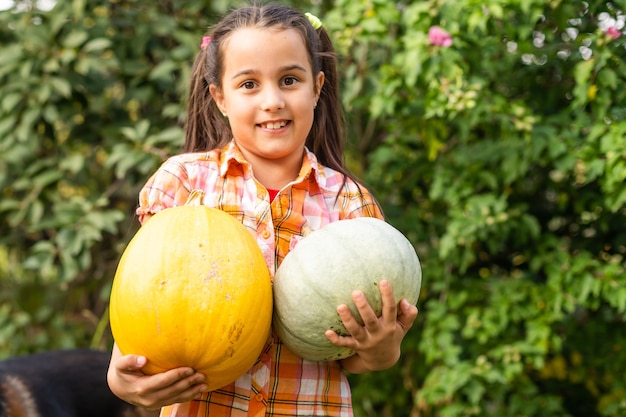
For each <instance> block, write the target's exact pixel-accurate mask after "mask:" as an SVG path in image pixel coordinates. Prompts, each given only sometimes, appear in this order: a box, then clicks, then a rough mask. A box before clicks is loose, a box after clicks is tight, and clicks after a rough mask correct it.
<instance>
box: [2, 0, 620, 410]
mask: <svg viewBox="0 0 626 417" xmlns="http://www.w3.org/2000/svg"><path fill="white" fill-rule="evenodd" d="M283 3H285V4H290V5H293V6H296V7H298V8H299V9H301V10H302V11H310V12H312V13H314V14H316V15H317V16H319V17H320V18H321V20H322V21H323V23H324V25H325V27H326V29H327V30H328V31H329V32H330V33H331V35H332V37H333V39H334V42H335V47H336V49H337V53H338V55H339V58H340V72H341V77H342V84H341V89H342V99H343V104H344V106H345V110H346V114H347V119H348V126H349V132H348V133H349V138H348V140H349V146H348V148H349V154H348V160H349V163H350V166H351V168H352V170H353V171H354V172H355V173H357V175H358V176H359V177H360V178H362V180H363V181H364V182H365V183H366V184H367V185H368V186H369V187H370V188H371V189H372V190H373V191H374V192H375V194H376V195H377V197H378V198H379V200H380V202H381V203H382V205H383V207H384V210H385V213H386V215H387V217H388V220H389V222H390V223H392V224H393V225H394V226H396V227H397V228H398V229H400V230H401V231H402V232H403V233H404V234H405V235H406V236H407V237H408V238H409V239H410V240H411V241H412V242H413V243H414V245H415V248H416V250H417V253H418V255H419V256H420V259H421V261H422V267H423V274H424V276H423V279H424V280H423V288H422V294H421V297H420V301H419V303H418V307H419V309H420V314H419V316H418V320H417V322H416V324H415V326H414V327H413V329H412V330H411V331H410V333H409V334H408V336H407V337H406V339H405V341H404V344H403V356H402V359H401V361H400V363H399V364H398V365H396V366H395V367H394V368H392V369H390V370H388V371H385V372H378V373H371V374H365V375H359V376H350V378H351V381H352V387H353V393H354V403H355V415H356V416H357V417H362V416H383V417H387V416H393V417H405V416H406V417H418V416H421V417H456V416H498V417H531V416H533V417H534V416H536V417H557V416H559V417H560V416H563V417H565V416H568V417H600V416H602V417H605V416H606V417H608V416H614V417H619V416H626V377H625V375H626V319H625V316H624V314H625V312H626V274H625V267H626V261H625V256H626V186H625V181H626V88H624V85H625V84H626V28H625V27H624V22H625V18H626V16H625V12H626V1H624V0H619V1H618V0H616V1H594V0H591V1H579V0H550V1H545V0H483V1H477V0H455V1H452V0H429V1H404V0H398V1H390V0H356V1H355V0H337V1H330V0H318V1H293V2H283ZM241 4H243V3H241V2H238V3H235V2H226V1H208V0H187V1H175V0H157V1H151V2H148V1H139V0H111V1H100V0H71V1H70V0H59V1H53V0H48V1H39V2H37V1H20V0H15V1H7V0H2V1H0V359H1V358H7V357H12V356H18V355H23V354H27V353H33V352H39V351H45V350H52V349H60V348H70V347H92V348H94V349H104V350H108V349H110V347H111V344H112V339H111V334H110V330H109V327H108V312H107V305H108V297H109V292H110V287H111V282H112V278H113V275H114V273H115V269H116V266H117V261H118V259H119V257H120V255H121V253H122V251H123V250H124V248H125V245H126V244H127V242H128V241H129V239H130V238H131V237H132V235H133V234H134V233H135V231H136V230H137V228H138V225H139V224H138V221H137V219H136V217H135V215H134V209H135V207H136V205H137V194H138V191H139V188H140V187H141V186H142V185H143V183H144V182H145V181H146V180H147V178H148V177H149V175H150V174H151V173H152V172H153V171H154V170H155V169H156V168H157V167H158V165H159V164H160V163H161V162H162V161H163V160H164V159H165V158H166V157H167V156H168V155H171V154H174V153H177V152H179V151H180V148H181V146H182V143H183V139H182V136H183V132H182V129H181V123H180V122H181V120H183V119H184V117H185V95H186V92H187V84H188V79H189V72H190V68H191V63H192V61H193V59H194V57H195V54H196V53H197V52H198V50H199V45H200V40H201V37H202V35H203V34H205V32H206V30H207V28H208V27H209V26H210V25H211V24H213V23H215V22H216V21H217V20H218V18H219V17H220V16H222V15H223V14H224V13H225V12H226V11H227V10H228V9H229V8H230V7H232V6H237V5H241Z"/></svg>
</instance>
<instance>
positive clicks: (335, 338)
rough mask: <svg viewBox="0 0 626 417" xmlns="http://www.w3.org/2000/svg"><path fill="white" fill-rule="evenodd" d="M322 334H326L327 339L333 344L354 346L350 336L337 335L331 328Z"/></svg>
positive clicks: (354, 343)
mask: <svg viewBox="0 0 626 417" xmlns="http://www.w3.org/2000/svg"><path fill="white" fill-rule="evenodd" d="M324 335H325V336H326V338H327V339H328V341H329V342H330V343H332V344H333V345H335V346H339V347H348V348H354V347H355V346H356V341H355V340H354V338H353V337H352V336H339V335H338V334H337V333H336V332H334V331H333V330H326V332H325V333H324Z"/></svg>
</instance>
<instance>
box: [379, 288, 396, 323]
mask: <svg viewBox="0 0 626 417" xmlns="http://www.w3.org/2000/svg"><path fill="white" fill-rule="evenodd" d="M378 289H379V291H380V296H381V298H382V302H383V308H382V317H383V323H384V324H386V325H392V324H394V323H395V321H396V316H397V315H398V310H397V308H396V298H395V297H394V295H393V288H392V287H391V283H390V282H389V281H387V280H385V279H384V280H382V281H380V282H379V283H378Z"/></svg>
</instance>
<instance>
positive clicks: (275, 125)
mask: <svg viewBox="0 0 626 417" xmlns="http://www.w3.org/2000/svg"><path fill="white" fill-rule="evenodd" d="M286 124H287V122H276V123H272V122H270V123H265V124H264V125H262V126H263V127H264V128H265V129H272V130H274V129H280V128H281V127H285V125H286Z"/></svg>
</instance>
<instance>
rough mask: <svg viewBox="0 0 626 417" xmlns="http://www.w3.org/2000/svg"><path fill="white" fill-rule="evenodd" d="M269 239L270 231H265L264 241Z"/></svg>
mask: <svg viewBox="0 0 626 417" xmlns="http://www.w3.org/2000/svg"><path fill="white" fill-rule="evenodd" d="M269 237H270V231H269V230H263V239H269Z"/></svg>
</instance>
